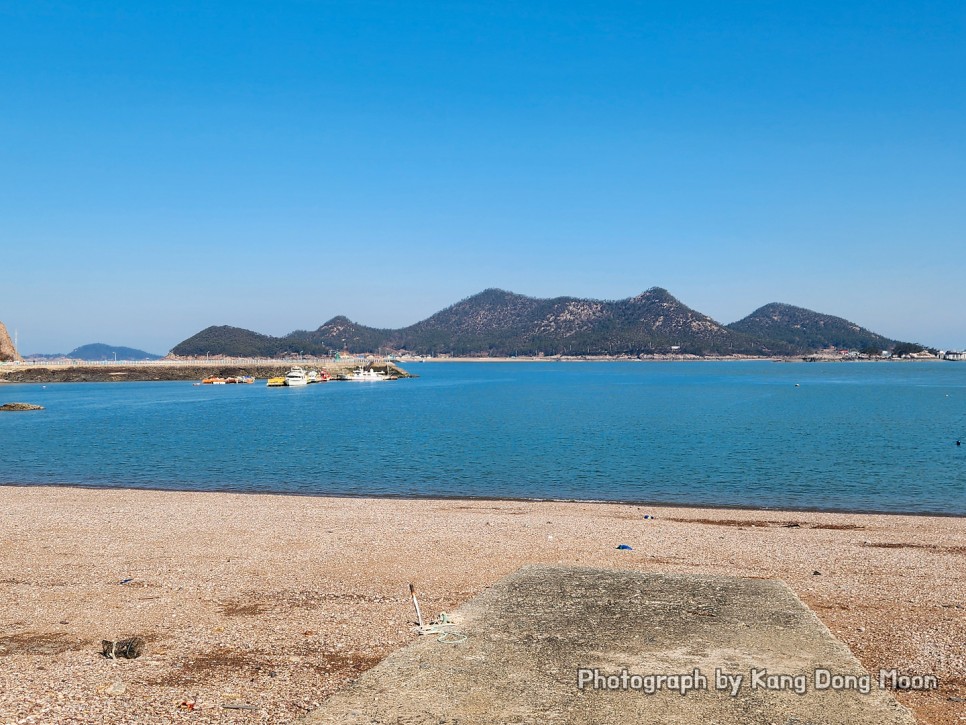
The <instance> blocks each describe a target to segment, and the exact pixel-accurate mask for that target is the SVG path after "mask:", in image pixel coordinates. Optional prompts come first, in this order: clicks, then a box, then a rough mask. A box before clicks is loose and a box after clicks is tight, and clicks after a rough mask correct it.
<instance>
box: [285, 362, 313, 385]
mask: <svg viewBox="0 0 966 725" xmlns="http://www.w3.org/2000/svg"><path fill="white" fill-rule="evenodd" d="M285 384H286V385H287V386H288V387H290V388H294V387H297V386H299V385H308V384H309V378H308V375H307V374H306V372H305V370H304V369H303V368H300V367H294V368H292V369H291V370H289V371H288V373H286V374H285Z"/></svg>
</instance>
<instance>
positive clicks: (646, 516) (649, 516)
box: [644, 514, 657, 519]
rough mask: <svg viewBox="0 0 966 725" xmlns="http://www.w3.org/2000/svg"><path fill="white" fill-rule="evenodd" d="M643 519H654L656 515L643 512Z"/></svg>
mask: <svg viewBox="0 0 966 725" xmlns="http://www.w3.org/2000/svg"><path fill="white" fill-rule="evenodd" d="M644 518H645V519H656V518H657V517H656V516H651V515H650V514H644Z"/></svg>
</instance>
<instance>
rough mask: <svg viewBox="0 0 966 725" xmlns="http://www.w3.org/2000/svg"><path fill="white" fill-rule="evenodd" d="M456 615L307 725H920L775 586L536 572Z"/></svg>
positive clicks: (520, 575)
mask: <svg viewBox="0 0 966 725" xmlns="http://www.w3.org/2000/svg"><path fill="white" fill-rule="evenodd" d="M451 616H452V618H453V619H454V621H455V622H456V623H457V624H456V627H454V629H456V630H458V631H459V632H462V633H463V634H465V635H466V639H465V640H464V641H462V642H461V643H459V644H445V643H441V642H439V641H437V639H436V638H435V637H432V636H423V637H421V638H420V639H419V640H418V641H417V642H415V643H413V644H412V645H410V646H408V647H406V648H405V649H403V650H400V651H398V652H396V653H394V654H393V655H391V656H389V657H388V658H386V659H385V660H384V661H383V662H382V663H380V664H379V665H378V666H376V667H374V668H373V669H372V670H369V671H368V672H366V673H365V674H364V675H363V676H362V677H361V678H360V679H359V680H358V681H357V682H356V684H355V685H353V686H352V687H351V688H349V689H348V690H345V691H344V692H341V693H339V694H337V695H335V696H333V697H332V698H330V699H329V700H327V701H326V702H325V703H323V705H322V707H321V708H320V709H319V710H316V711H315V712H313V713H311V714H310V715H309V716H307V718H306V721H308V722H311V723H358V724H360V725H363V724H364V725H429V724H430V723H432V725H476V724H480V725H484V724H485V725H499V724H502V723H507V724H508V723H521V724H523V723H526V724H536V723H574V724H577V723H595V724H596V723H601V724H604V723H607V724H611V723H613V724H614V725H622V724H624V723H655V724H662V725H684V724H686V723H700V724H701V725H837V724H839V723H841V724H842V725H846V724H847V725H915V719H914V718H913V717H912V716H911V715H910V714H909V713H908V711H906V710H905V709H904V708H902V707H901V706H899V705H898V704H897V703H896V701H895V700H894V699H893V698H892V696H891V694H890V693H889V692H888V691H885V690H881V689H880V688H879V683H878V673H874V674H873V675H871V676H870V675H869V673H867V672H866V671H865V670H864V669H863V668H862V666H861V665H860V664H859V662H858V661H857V660H856V659H855V658H854V657H853V656H852V654H851V652H850V651H849V649H848V648H847V647H846V646H845V645H844V644H842V643H841V642H840V641H839V640H837V639H835V638H834V637H833V636H832V634H831V633H830V632H829V631H828V629H827V628H826V627H825V625H823V624H822V623H821V622H820V621H819V620H818V618H817V617H816V616H815V615H814V614H813V613H812V612H811V610H809V609H808V607H806V606H805V605H804V604H802V602H801V601H800V600H799V599H798V598H797V597H796V596H795V595H794V594H793V593H792V592H791V590H789V589H788V587H787V586H786V585H785V584H784V583H782V582H778V581H773V580H763V579H739V578H733V577H717V576H714V577H712V576H688V575H663V574H645V573H639V572H629V571H612V570H601V569H590V568H575V567H547V566H531V567H525V568H523V569H521V570H519V571H518V572H516V573H515V574H512V575H511V576H509V577H507V578H506V579H503V580H502V581H500V582H498V583H497V584H496V585H495V586H493V587H492V588H490V589H488V590H487V591H486V592H484V593H483V594H482V595H480V596H479V597H477V598H476V599H474V600H473V601H471V602H469V603H467V604H466V605H464V606H463V607H461V608H460V609H459V610H458V611H456V612H453V613H452V614H451ZM739 678H740V679H739Z"/></svg>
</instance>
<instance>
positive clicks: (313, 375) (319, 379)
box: [305, 370, 332, 384]
mask: <svg viewBox="0 0 966 725" xmlns="http://www.w3.org/2000/svg"><path fill="white" fill-rule="evenodd" d="M305 377H306V378H307V379H308V381H309V384H311V383H327V382H329V381H330V380H331V379H332V376H331V375H329V374H328V373H327V372H325V370H309V371H308V372H307V373H306V374H305Z"/></svg>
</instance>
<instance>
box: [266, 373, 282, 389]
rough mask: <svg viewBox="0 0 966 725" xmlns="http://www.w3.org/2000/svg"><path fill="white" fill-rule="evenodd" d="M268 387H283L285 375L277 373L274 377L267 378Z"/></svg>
mask: <svg viewBox="0 0 966 725" xmlns="http://www.w3.org/2000/svg"><path fill="white" fill-rule="evenodd" d="M268 387H270V388H284V387H285V376H284V375H279V376H277V377H274V378H269V379H268Z"/></svg>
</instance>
